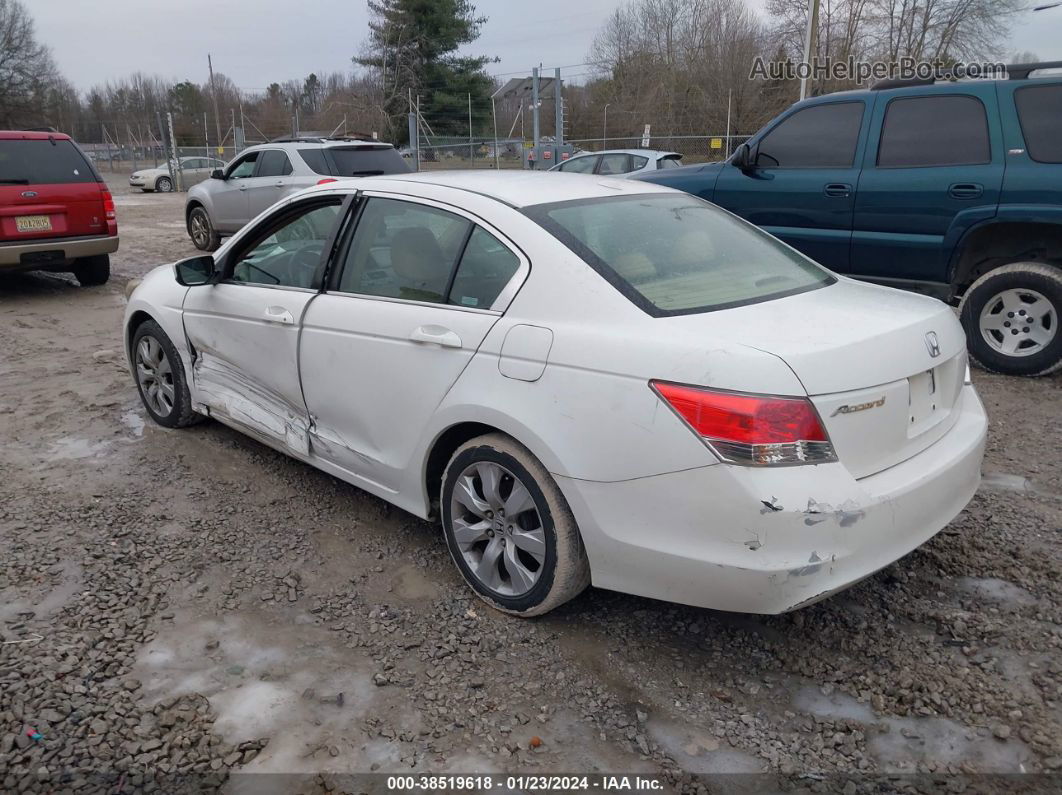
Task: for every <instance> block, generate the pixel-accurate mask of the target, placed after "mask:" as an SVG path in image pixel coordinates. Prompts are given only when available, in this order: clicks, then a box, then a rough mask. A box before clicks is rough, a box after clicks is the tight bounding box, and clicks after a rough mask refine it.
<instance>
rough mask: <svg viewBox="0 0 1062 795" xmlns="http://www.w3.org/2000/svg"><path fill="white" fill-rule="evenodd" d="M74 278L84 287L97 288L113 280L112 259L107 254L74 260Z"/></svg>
mask: <svg viewBox="0 0 1062 795" xmlns="http://www.w3.org/2000/svg"><path fill="white" fill-rule="evenodd" d="M73 271H74V276H76V277H77V280H78V281H79V282H81V286H82V287H97V286H99V285H101V284H106V283H107V280H108V279H110V278H111V258H110V256H109V255H107V254H97V255H96V256H94V257H82V258H81V259H76V260H74V267H73Z"/></svg>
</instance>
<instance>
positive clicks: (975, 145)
mask: <svg viewBox="0 0 1062 795" xmlns="http://www.w3.org/2000/svg"><path fill="white" fill-rule="evenodd" d="M991 159H992V156H991V150H990V147H989V143H988V117H987V116H986V114H985V106H984V105H983V104H981V101H980V100H979V99H977V98H975V97H960V96H940V97H907V98H903V99H894V100H892V102H890V103H889V106H888V108H887V109H886V110H885V123H884V124H883V125H882V128H881V143H880V144H879V145H878V165H879V166H881V167H883V168H904V167H907V168H924V167H927V166H970V165H980V164H984V163H988V162H990V161H991Z"/></svg>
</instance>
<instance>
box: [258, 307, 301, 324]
mask: <svg viewBox="0 0 1062 795" xmlns="http://www.w3.org/2000/svg"><path fill="white" fill-rule="evenodd" d="M263 317H264V318H265V319H266V320H267V321H268V322H270V323H281V324H283V325H285V326H290V325H292V324H294V323H295V317H294V316H293V315H292V314H291V312H289V311H288V310H287V309H285V308H284V307H282V306H267V307H266V311H265V314H264V315H263Z"/></svg>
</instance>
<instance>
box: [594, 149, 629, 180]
mask: <svg viewBox="0 0 1062 795" xmlns="http://www.w3.org/2000/svg"><path fill="white" fill-rule="evenodd" d="M630 161H631V157H630V155H621V154H616V153H613V154H611V155H601V165H600V166H598V167H597V173H598V174H601V175H602V176H608V175H611V174H626V173H627V172H628V171H630V170H631V167H630Z"/></svg>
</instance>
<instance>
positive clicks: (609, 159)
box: [550, 149, 682, 178]
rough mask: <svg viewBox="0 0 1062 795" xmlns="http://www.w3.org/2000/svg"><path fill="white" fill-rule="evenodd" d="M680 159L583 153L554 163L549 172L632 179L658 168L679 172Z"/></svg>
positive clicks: (647, 152)
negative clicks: (676, 169) (674, 169)
mask: <svg viewBox="0 0 1062 795" xmlns="http://www.w3.org/2000/svg"><path fill="white" fill-rule="evenodd" d="M681 166H682V155H680V154H679V153H678V152H658V151H656V150H654V149H608V150H606V151H604V152H583V153H581V154H577V155H573V156H572V157H570V158H568V159H567V160H565V161H564V162H563V163H558V164H557V165H555V166H554V167H553V168H551V169H550V171H563V172H564V173H566V174H597V175H598V176H602V177H624V178H627V177H633V176H634V175H635V174H638V175H642V174H645V173H647V172H652V171H657V170H659V169H662V168H679V167H681Z"/></svg>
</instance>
